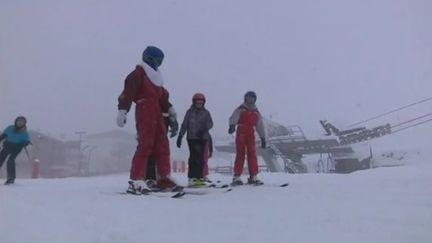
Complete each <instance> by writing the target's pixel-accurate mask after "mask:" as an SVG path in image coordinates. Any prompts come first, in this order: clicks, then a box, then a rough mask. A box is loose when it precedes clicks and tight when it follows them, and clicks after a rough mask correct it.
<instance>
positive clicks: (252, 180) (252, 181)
mask: <svg viewBox="0 0 432 243" xmlns="http://www.w3.org/2000/svg"><path fill="white" fill-rule="evenodd" d="M247 183H248V184H249V185H253V186H261V185H264V182H262V181H260V180H259V179H258V178H257V176H256V175H254V176H250V177H249V178H248V182H247Z"/></svg>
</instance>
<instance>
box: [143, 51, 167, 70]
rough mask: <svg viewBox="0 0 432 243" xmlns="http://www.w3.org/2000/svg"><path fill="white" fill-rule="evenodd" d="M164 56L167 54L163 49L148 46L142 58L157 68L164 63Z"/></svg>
mask: <svg viewBox="0 0 432 243" xmlns="http://www.w3.org/2000/svg"><path fill="white" fill-rule="evenodd" d="M164 56H165V55H164V53H163V52H162V50H161V49H159V48H157V47H155V46H147V47H146V49H145V50H144V51H143V54H142V60H143V62H145V63H147V64H148V65H149V66H150V67H152V68H153V69H155V70H156V69H157V68H158V67H159V66H160V65H162V61H163V59H164Z"/></svg>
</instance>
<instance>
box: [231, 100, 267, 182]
mask: <svg viewBox="0 0 432 243" xmlns="http://www.w3.org/2000/svg"><path fill="white" fill-rule="evenodd" d="M229 125H230V126H232V125H237V135H236V158H235V163H234V176H240V175H241V174H242V172H243V166H244V160H245V155H246V153H247V161H248V169H249V175H250V176H254V175H256V174H258V162H257V155H256V150H255V129H254V128H255V127H256V129H257V132H258V135H259V136H260V137H261V138H264V137H265V131H264V125H263V121H262V117H261V114H260V113H259V111H258V109H257V108H256V107H255V106H253V107H248V106H247V105H246V104H242V105H240V106H239V107H238V108H237V109H236V110H235V111H234V112H233V114H232V115H231V117H230V119H229Z"/></svg>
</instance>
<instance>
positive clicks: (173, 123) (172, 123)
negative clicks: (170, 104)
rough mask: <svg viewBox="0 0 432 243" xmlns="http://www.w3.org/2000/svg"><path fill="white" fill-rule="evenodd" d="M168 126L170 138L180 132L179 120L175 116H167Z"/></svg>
mask: <svg viewBox="0 0 432 243" xmlns="http://www.w3.org/2000/svg"><path fill="white" fill-rule="evenodd" d="M167 122H168V126H169V127H170V130H169V132H170V135H169V136H170V138H173V137H175V136H176V135H177V133H178V122H177V120H176V119H175V118H174V117H168V118H167Z"/></svg>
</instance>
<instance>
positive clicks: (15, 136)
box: [0, 125, 30, 146]
mask: <svg viewBox="0 0 432 243" xmlns="http://www.w3.org/2000/svg"><path fill="white" fill-rule="evenodd" d="M3 139H6V142H8V143H12V144H15V145H22V146H27V145H29V144H30V136H29V134H28V132H27V129H22V130H20V131H15V129H14V126H13V125H11V126H8V127H7V128H6V129H5V130H4V131H3V133H2V134H1V135H0V141H2V140H3Z"/></svg>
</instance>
